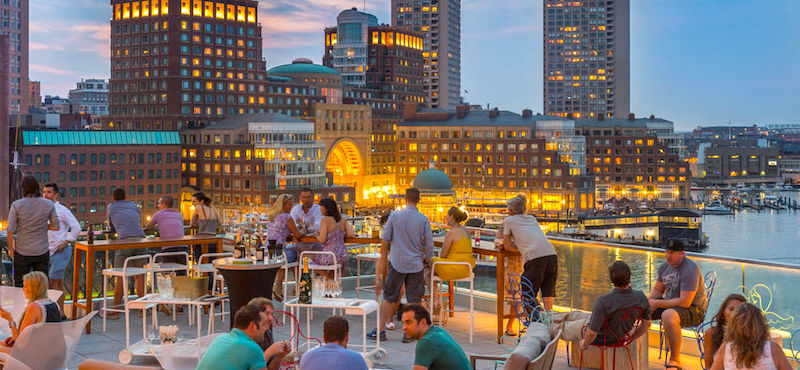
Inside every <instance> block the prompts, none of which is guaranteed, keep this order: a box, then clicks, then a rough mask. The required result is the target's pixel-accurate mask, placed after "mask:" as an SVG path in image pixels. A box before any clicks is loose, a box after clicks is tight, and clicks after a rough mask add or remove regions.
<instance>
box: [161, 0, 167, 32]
mask: <svg viewBox="0 0 800 370" xmlns="http://www.w3.org/2000/svg"><path fill="white" fill-rule="evenodd" d="M168 14H169V0H161V15H168ZM165 28H166V27H165Z"/></svg>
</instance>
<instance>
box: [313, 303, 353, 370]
mask: <svg viewBox="0 0 800 370" xmlns="http://www.w3.org/2000/svg"><path fill="white" fill-rule="evenodd" d="M322 339H323V340H324V341H325V344H324V345H322V346H319V347H317V348H314V349H312V350H311V351H308V352H306V354H304V355H303V357H302V358H301V359H300V370H367V363H366V361H364V357H363V356H361V354H360V353H358V352H355V351H351V350H349V349H347V341H348V339H350V324H349V323H348V322H347V319H345V318H344V317H342V316H331V317H329V318H327V319H326V320H325V324H323V334H322Z"/></svg>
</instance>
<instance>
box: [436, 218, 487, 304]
mask: <svg viewBox="0 0 800 370" xmlns="http://www.w3.org/2000/svg"><path fill="white" fill-rule="evenodd" d="M466 219H467V213H466V212H464V211H462V210H460V209H458V207H450V209H448V210H447V218H446V220H447V225H448V226H450V230H448V231H447V234H446V235H445V236H444V242H443V243H442V250H441V251H440V252H439V257H433V262H434V263H435V262H467V263H469V264H470V266H471V267H470V268H467V266H463V265H438V266H436V271H434V273H435V274H436V275H437V276H439V278H440V279H442V281H452V280H455V279H461V278H465V277H468V276H469V275H470V273H471V272H472V269H473V268H475V257H473V256H472V241H471V240H470V238H469V230H467V228H466V227H464V225H463V222H464V221H465V220H466ZM430 278H431V277H430V275H426V276H425V279H426V280H428V288H429V289H430V291H431V292H434V297H433V302H434V311H437V307H439V300H438V298H437V297H436V292H437V290H434V289H433V286H432V285H431V282H430Z"/></svg>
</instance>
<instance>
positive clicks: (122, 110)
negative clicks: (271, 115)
mask: <svg viewBox="0 0 800 370" xmlns="http://www.w3.org/2000/svg"><path fill="white" fill-rule="evenodd" d="M257 6H258V2H257V1H255V0H215V1H203V0H143V1H130V0H112V1H111V7H112V19H111V79H110V80H109V98H110V101H109V110H110V112H109V113H110V115H111V117H110V118H109V120H108V123H107V127H109V128H114V129H123V130H131V129H133V130H142V129H144V130H147V129H155V130H162V129H164V130H174V129H179V128H181V127H183V126H185V125H191V124H193V123H210V122H211V121H214V120H219V119H220V118H222V117H223V116H229V115H236V114H244V113H264V107H265V106H266V102H265V96H266V84H267V81H266V66H265V62H264V60H263V59H262V56H261V25H260V24H259V23H258V12H257Z"/></svg>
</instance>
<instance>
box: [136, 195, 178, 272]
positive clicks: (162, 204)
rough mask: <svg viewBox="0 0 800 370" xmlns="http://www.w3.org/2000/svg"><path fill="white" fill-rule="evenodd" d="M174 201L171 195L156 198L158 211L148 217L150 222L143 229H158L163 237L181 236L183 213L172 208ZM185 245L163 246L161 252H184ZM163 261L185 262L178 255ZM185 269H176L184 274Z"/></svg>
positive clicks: (176, 237)
mask: <svg viewBox="0 0 800 370" xmlns="http://www.w3.org/2000/svg"><path fill="white" fill-rule="evenodd" d="M174 205H175V201H174V200H173V199H172V197H171V196H169V195H165V196H163V197H161V198H158V212H156V213H155V214H153V216H151V217H150V222H148V223H147V226H145V228H144V229H145V230H158V234H159V237H161V238H165V239H178V238H182V237H183V236H184V235H185V234H184V232H183V215H181V213H180V212H179V211H178V210H177V209H175V208H172V207H173V206H174ZM186 250H187V249H186V246H185V245H179V246H172V247H163V248H161V251H162V252H186ZM164 262H176V263H187V262H188V261H185V260H183V259H182V258H181V257H180V256H168V257H165V258H164ZM185 274H186V272H185V271H178V275H185Z"/></svg>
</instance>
